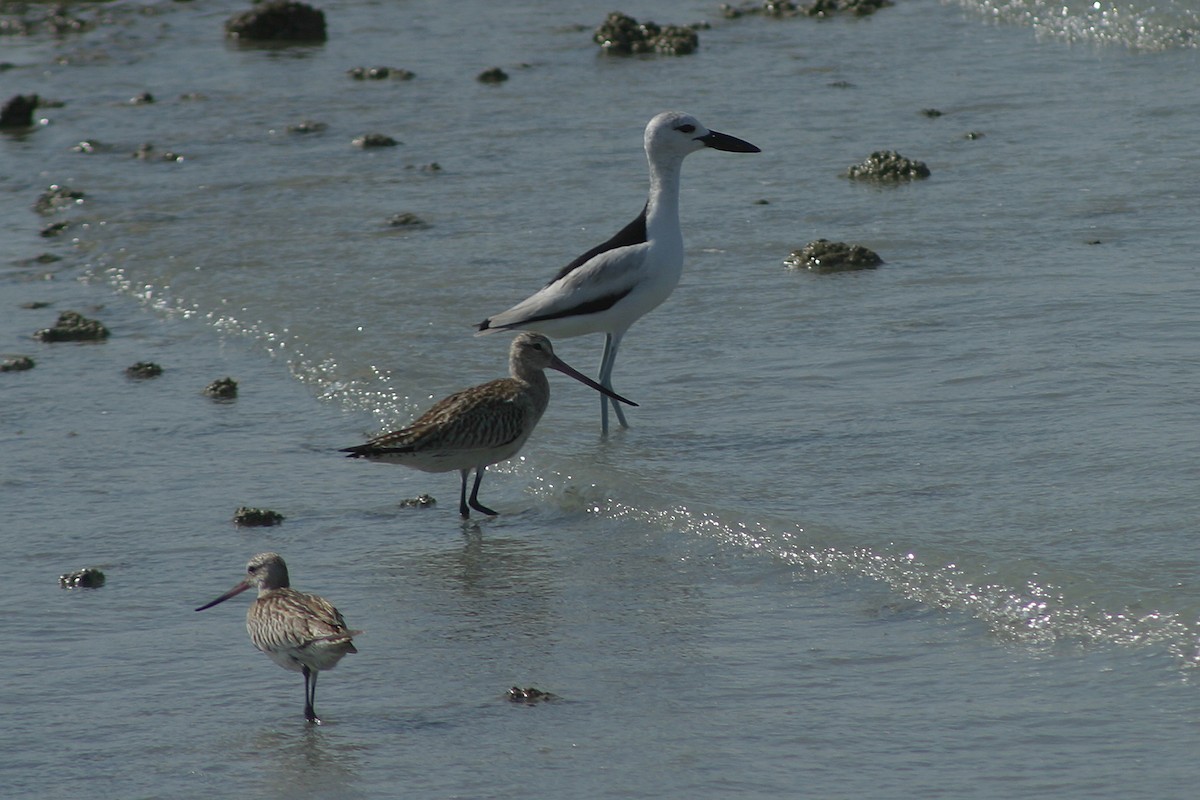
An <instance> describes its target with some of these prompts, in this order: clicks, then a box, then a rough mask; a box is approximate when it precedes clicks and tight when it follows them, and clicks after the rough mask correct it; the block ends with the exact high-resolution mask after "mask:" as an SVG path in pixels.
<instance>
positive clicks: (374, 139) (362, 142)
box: [351, 133, 400, 149]
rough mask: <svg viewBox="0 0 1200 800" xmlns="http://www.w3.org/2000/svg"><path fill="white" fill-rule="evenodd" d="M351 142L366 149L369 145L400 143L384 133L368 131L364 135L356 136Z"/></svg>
mask: <svg viewBox="0 0 1200 800" xmlns="http://www.w3.org/2000/svg"><path fill="white" fill-rule="evenodd" d="M351 144H353V145H354V146H355V147H361V148H363V149H366V148H369V147H395V146H396V145H398V144H400V143H399V142H397V141H396V140H395V139H393V138H392V137H390V136H387V135H385V134H382V133H366V134H363V135H362V136H355V137H354V139H353V140H352V141H351Z"/></svg>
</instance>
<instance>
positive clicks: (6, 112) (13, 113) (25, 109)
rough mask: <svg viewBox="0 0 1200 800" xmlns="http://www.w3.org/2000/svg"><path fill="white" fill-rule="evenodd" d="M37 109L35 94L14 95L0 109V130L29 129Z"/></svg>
mask: <svg viewBox="0 0 1200 800" xmlns="http://www.w3.org/2000/svg"><path fill="white" fill-rule="evenodd" d="M37 107H38V96H37V95H36V94H15V95H13V96H12V97H10V98H8V102H6V103H5V104H4V107H3V108H0V128H9V129H12V128H29V127H32V126H33V112H34V110H36V109H37Z"/></svg>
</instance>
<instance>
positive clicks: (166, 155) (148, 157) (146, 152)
mask: <svg viewBox="0 0 1200 800" xmlns="http://www.w3.org/2000/svg"><path fill="white" fill-rule="evenodd" d="M133 157H134V158H136V159H137V160H138V161H183V156H181V155H179V154H178V153H175V152H172V151H171V150H167V151H164V152H159V151H158V150H155V149H154V145H152V144H150V143H149V142H145V143H144V144H142V145H140V146H139V147H138V149H137V150H134V151H133Z"/></svg>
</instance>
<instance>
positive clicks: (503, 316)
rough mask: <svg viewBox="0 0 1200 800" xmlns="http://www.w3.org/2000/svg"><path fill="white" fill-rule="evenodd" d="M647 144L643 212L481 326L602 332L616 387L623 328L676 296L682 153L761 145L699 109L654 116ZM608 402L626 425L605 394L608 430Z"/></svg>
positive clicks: (607, 380) (603, 419) (603, 375)
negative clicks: (701, 116) (710, 122)
mask: <svg viewBox="0 0 1200 800" xmlns="http://www.w3.org/2000/svg"><path fill="white" fill-rule="evenodd" d="M645 145H646V159H647V161H648V162H649V163H650V195H649V198H648V199H647V200H646V206H645V208H643V209H642V213H641V214H639V215H638V217H637V219H635V220H634V221H633V222H631V223H629V224H628V225H626V226H625V227H624V228H622V229H621V231H620V232H619V233H617V234H616V235H615V236H613V237H612V238H611V239H609V240H608V241H607V242H604V243H603V244H601V245H598V246H596V247H594V248H592V249H591V250H589V251H587V252H586V253H584V254H583V255H581V256H579V257H578V258H576V259H575V260H574V261H572V262H571V263H570V264H568V265H567V266H565V267H564V268H563V269H562V270H561V271H560V272H559V273H558V274H557V275H556V276H554V280H552V281H550V283H548V284H546V286H545V287H543V288H542V289H541V290H540V291H538V292H537V293H535V294H533V295H530V296H529V297H527V298H526V299H524V300H522V301H521V302H520V303H517V304H516V305H515V306H513V307H512V308H510V309H508V310H507V311H503V312H501V313H499V314H497V315H495V316H494V317H488V318H487V319H485V320H484V321H483V322H481V323H479V333H481V334H482V333H488V332H490V331H495V330H530V331H540V332H542V333H545V334H546V335H548V336H554V337H560V336H562V337H567V336H581V335H583V334H585V333H603V334H604V335H605V336H604V355H603V356H602V357H601V359H600V374H599V376H598V379H599V381H600V383H601V385H603V386H604V387H606V388H608V389H612V369H613V362H615V361H616V360H617V348H618V347H620V346H621V338H622V337H623V336H624V335H625V331H627V330H629V326H630V325H632V324H633V323H634V322H636V321H637V320H638V319H639V318H640V317H641V316H642V315H644V314H645V313H647V312H648V311H650V310H652V309H654V308H655V307H657V306H658V305H659V304H660V303H662V301H664V300H666V299H667V297H668V296H670V294H671V292H672V291H674V289H675V286H676V284H678V283H679V276H680V274H681V273H682V271H683V233H682V231H681V230H680V228H679V173H680V169H681V167H682V166H683V159H684V157H685V156H687V155H688V154H689V153H694V152H695V151H697V150H702V149H704V148H706V147H711V148H713V149H716V150H726V151H729V152H733V153H757V152H759V149H758V148H757V147H755V146H754V145H752V144H750V143H749V142H746V141H743V140H741V139H738V138H736V137H733V136H728V135H726V134H724V133H718V132H717V131H711V130H709V129H708V128H706V127H704V126H703V125H701V124H700V122H699V121H698V120H697V119H696V118H695V117H693V116H691V115H689V114H684V113H681V112H678V111H667V112H664V113H662V114H659V115H658V116H656V117H655V118H654V119H652V120H650V124H648V125H647V126H646V135H645ZM609 403H612V407H613V410H614V411H616V413H617V420H618V421H619V422H620V423H621V426H622V427H627V426H628V423H627V422H626V421H625V414H624V412H623V411H622V410H621V407H620V406H618V405H617V404H616V403H615V402H612V401H611V400H607V399H605V398H603V397H601V398H600V426H601V430H602V431H603V432H604V433H608V405H609Z"/></svg>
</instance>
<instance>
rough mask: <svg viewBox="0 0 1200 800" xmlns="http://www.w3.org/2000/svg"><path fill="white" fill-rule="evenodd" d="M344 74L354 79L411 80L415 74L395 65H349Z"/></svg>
mask: <svg viewBox="0 0 1200 800" xmlns="http://www.w3.org/2000/svg"><path fill="white" fill-rule="evenodd" d="M346 74H347V75H349V76H350V77H351V78H354V80H356V81H382V80H387V79H389V78H390V79H392V80H398V81H411V80H412V79H413V78H415V77H416V74H415V73H413V72H410V71H409V70H406V69H397V68H395V67H351V68H350V69H348V70H346Z"/></svg>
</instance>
